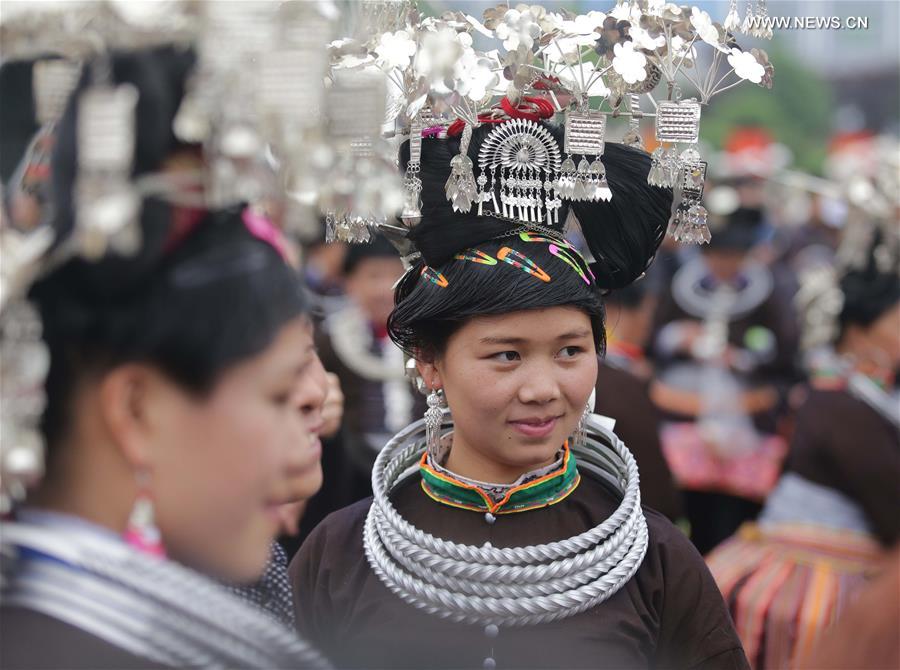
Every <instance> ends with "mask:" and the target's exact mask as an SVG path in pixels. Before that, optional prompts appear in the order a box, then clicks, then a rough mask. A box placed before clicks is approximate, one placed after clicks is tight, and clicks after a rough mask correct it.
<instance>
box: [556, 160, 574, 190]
mask: <svg viewBox="0 0 900 670" xmlns="http://www.w3.org/2000/svg"><path fill="white" fill-rule="evenodd" d="M575 170H576V168H575V161H574V160H572V156H566V159H565V160H564V161H563V162H562V165H561V166H560V168H559V177H557V179H556V192H557V193H559V195H560V196H562V197H563V198H565V199H566V200H571V199H572V196H573V195H574V194H575V176H576V172H575Z"/></svg>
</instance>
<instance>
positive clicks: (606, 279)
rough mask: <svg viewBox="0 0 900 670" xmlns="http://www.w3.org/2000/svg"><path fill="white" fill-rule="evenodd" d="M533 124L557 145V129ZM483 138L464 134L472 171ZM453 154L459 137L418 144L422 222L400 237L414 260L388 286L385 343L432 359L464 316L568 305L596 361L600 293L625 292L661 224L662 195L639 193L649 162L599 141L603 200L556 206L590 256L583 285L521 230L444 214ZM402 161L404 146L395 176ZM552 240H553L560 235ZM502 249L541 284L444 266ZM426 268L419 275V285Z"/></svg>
mask: <svg viewBox="0 0 900 670" xmlns="http://www.w3.org/2000/svg"><path fill="white" fill-rule="evenodd" d="M542 125H543V127H544V128H546V129H547V130H548V131H549V132H550V133H551V135H552V136H553V137H554V139H555V140H556V141H557V143H559V144H562V129H561V128H559V127H558V126H555V125H552V124H542ZM491 130H493V126H492V125H491V124H485V125H484V126H482V127H479V128H476V129H475V130H474V132H473V134H472V140H471V142H470V144H469V148H468V152H467V154H468V156H469V158H471V159H472V162H473V163H477V160H478V151H479V149H480V147H481V144H482V143H483V142H484V139H485V138H486V137H487V135H488V133H490V132H491ZM459 148H460V143H459V138H452V137H451V138H446V139H439V138H426V139H424V140H423V142H422V159H421V171H420V177H421V179H422V205H423V206H422V221H421V223H419V224H418V225H417V226H416V227H415V228H413V229H412V231H411V232H410V239H412V240H413V242H414V243H415V245H416V248H417V249H418V250H419V251H420V252H421V254H422V258H421V259H420V260H419V261H417V263H416V264H415V265H414V267H413V268H412V269H411V270H410V271H409V272H408V273H407V274H406V275H405V276H404V277H403V279H402V280H401V281H400V283H399V284H398V286H397V290H396V292H395V304H396V306H395V308H394V311H393V312H392V313H391V316H390V318H389V320H388V331H389V333H390V335H391V338H392V339H393V340H394V341H395V342H396V343H397V344H398V345H399V346H400V347H401V348H402V349H404V350H405V351H406V352H407V353H410V354H412V355H416V356H420V357H422V356H424V357H434V356H436V355H440V354H441V353H442V352H443V350H444V348H445V346H446V343H447V340H448V339H449V337H450V335H452V334H453V332H455V331H456V330H457V329H458V328H459V327H460V326H461V325H463V324H464V323H465V322H466V320H468V319H469V318H471V317H474V316H478V315H489V314H503V313H507V312H513V311H519V310H528V309H541V308H547V307H556V306H571V307H576V308H578V309H581V310H583V311H584V312H586V313H587V314H588V316H589V317H590V319H591V323H592V326H593V332H594V339H595V343H596V345H597V350H598V352H602V351H603V349H604V345H605V334H604V328H603V301H602V295H601V293H602V291H606V290H610V289H617V288H621V287H624V286H627V285H628V284H630V283H631V282H632V281H634V280H635V279H636V278H637V277H639V276H640V275H641V274H642V273H643V272H644V271H645V270H646V269H647V267H648V266H649V264H650V262H651V261H652V260H653V257H654V256H655V254H656V250H657V248H658V247H659V244H660V242H661V241H662V238H663V235H664V234H665V230H666V226H667V223H668V220H669V214H670V210H671V206H672V191H671V190H670V189H660V188H656V187H652V186H649V185H648V184H647V175H648V173H649V171H650V157H649V155H647V154H646V153H645V152H643V151H640V150H637V149H633V148H630V147H626V146H623V145H621V144H615V143H611V142H608V143H607V144H606V148H605V152H604V155H603V157H602V162H603V164H604V166H605V168H606V177H607V181H608V183H609V187H610V190H611V191H612V193H613V198H612V200H610V201H608V202H605V201H598V202H571V203H565V202H564V204H563V206H562V208H561V209H560V211H559V221H560V222H564V221H565V220H566V217H567V216H568V213H569V211H571V212H572V213H573V214H574V215H575V217H576V218H577V219H578V221H579V224H580V226H581V229H582V234H583V235H584V238H585V241H586V243H587V245H588V247H589V249H590V252H591V255H592V256H593V259H594V260H593V262H592V263H591V265H590V268H591V270H592V271H593V274H594V275H595V277H596V281H592V282H591V283H590V284H588V283H586V282H585V281H584V279H583V278H582V277H581V276H580V275H579V273H578V272H576V271H575V270H573V269H572V268H571V267H570V266H569V265H568V264H566V263H565V262H564V261H563V260H561V259H560V258H559V257H558V256H556V255H554V254H552V253H551V252H550V250H549V244H547V243H535V242H527V241H524V240H523V239H522V238H521V237H520V236H519V233H520V232H521V231H524V230H528V226H527V224H522V223H517V222H512V221H507V220H505V219H501V218H497V217H491V216H481V217H479V216H477V215H476V213H475V209H474V208H473V210H472V211H471V212H466V213H458V212H454V211H453V210H452V208H451V206H450V203H449V202H448V201H447V198H446V195H445V191H444V185H445V183H446V181H447V179H448V177H449V176H450V161H451V159H452V158H453V157H454V156H455V155H456V154H458V153H459ZM408 160H409V144H408V142H407V143H404V144H403V145H402V146H401V149H400V164H401V169H403V168H405V166H406V164H407V163H408ZM575 160H576V162H577V161H578V160H579V157H577V156H576V157H575ZM553 232H555V233H556V234H557V235H559V236H561V235H562V232H563V231H562V226H558V227H557V228H556V230H555V231H553ZM504 246H506V247H509V248H510V249H512V250H514V251H516V252H519V253H521V254H524V255H525V256H527V257H528V258H529V259H531V260H532V261H533V262H534V263H535V264H536V265H537V266H538V267H540V268H541V269H542V270H544V271H545V272H546V273H547V274H548V275H549V276H550V277H551V280H550V281H549V282H544V281H541V280H540V279H538V278H537V277H535V276H532V275H530V274H527V273H526V272H524V271H523V270H522V269H520V268H517V267H514V266H513V265H510V264H508V263H504V262H498V263H497V264H496V265H484V264H479V263H474V262H471V261H467V260H459V259H456V258H454V257H455V256H456V255H457V254H458V253H460V252H463V251H465V250H471V249H477V250H479V251H482V252H483V253H486V254H488V255H489V256H491V257H492V258H497V253H498V252H499V250H500V249H501V248H502V247H504ZM579 264H581V263H580V262H579ZM426 266H427V267H428V270H427V271H426V275H425V276H421V273H422V272H423V269H424V268H426ZM586 270H587V268H586V267H585V268H583V271H584V272H585V273H586ZM432 272H436V273H440V275H442V277H443V278H445V279H446V281H447V286H446V287H441V286H438V285H436V284H435V283H433V282H432V281H429V280H428V278H427V277H428V276H431V275H432Z"/></svg>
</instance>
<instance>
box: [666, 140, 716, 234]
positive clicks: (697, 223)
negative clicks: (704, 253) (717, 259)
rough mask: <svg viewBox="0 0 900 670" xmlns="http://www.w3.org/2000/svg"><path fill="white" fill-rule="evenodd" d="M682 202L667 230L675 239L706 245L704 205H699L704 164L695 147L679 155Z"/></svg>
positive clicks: (707, 230) (707, 227) (706, 231)
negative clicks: (681, 167) (681, 166)
mask: <svg viewBox="0 0 900 670" xmlns="http://www.w3.org/2000/svg"><path fill="white" fill-rule="evenodd" d="M681 161H682V164H683V166H684V167H683V169H682V176H681V180H682V181H681V202H679V203H678V208H677V209H676V210H675V214H674V215H673V216H672V220H671V222H670V225H669V232H670V234H671V235H672V237H673V238H675V240H676V241H678V242H684V243H687V244H706V243H708V242H709V240H710V232H709V226H708V225H707V212H706V208H705V207H703V205H701V204H700V199H701V198H702V197H703V184H704V181H705V180H706V163H705V162H704V161H702V160H700V154H699V153H698V152H697V150H696V149H688V150H687V151H685V152H684V153H682V154H681Z"/></svg>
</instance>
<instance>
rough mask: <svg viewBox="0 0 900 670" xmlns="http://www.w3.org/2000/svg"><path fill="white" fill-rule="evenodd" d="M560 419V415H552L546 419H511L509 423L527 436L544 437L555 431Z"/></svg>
mask: <svg viewBox="0 0 900 670" xmlns="http://www.w3.org/2000/svg"><path fill="white" fill-rule="evenodd" d="M558 419H559V417H551V418H549V419H544V420H532V419H526V420H523V421H510V422H509V425H511V426H512V427H513V428H514V429H515V430H516V431H518V432H519V433H521V434H522V435H524V436H526V437H532V438H542V437H547V436H548V435H550V433H552V432H553V429H554V428H556V422H557V420H558Z"/></svg>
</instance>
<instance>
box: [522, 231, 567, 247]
mask: <svg viewBox="0 0 900 670" xmlns="http://www.w3.org/2000/svg"><path fill="white" fill-rule="evenodd" d="M519 239H520V240H522V241H523V242H546V243H547V244H557V245H559V246H561V247H566V248H567V249H575V245H573V244H572V243H571V242H569V240H565V239H563V238H561V237H560V238H558V239H554V238H552V237H545V236H544V235H541V234H539V233H532V232H529V231H523V232H521V233H519Z"/></svg>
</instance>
